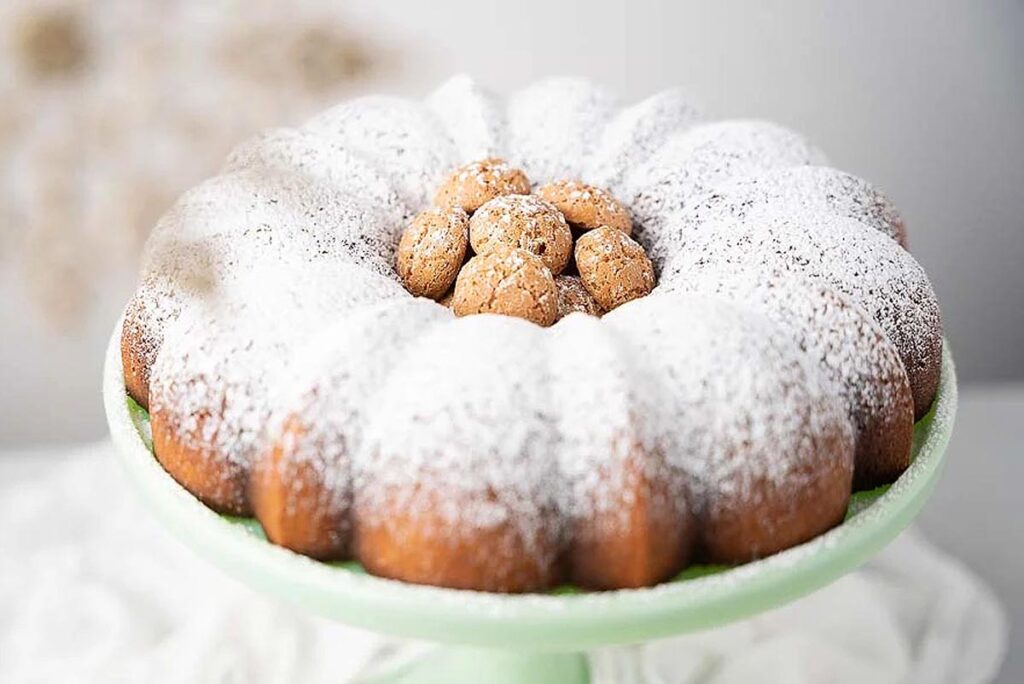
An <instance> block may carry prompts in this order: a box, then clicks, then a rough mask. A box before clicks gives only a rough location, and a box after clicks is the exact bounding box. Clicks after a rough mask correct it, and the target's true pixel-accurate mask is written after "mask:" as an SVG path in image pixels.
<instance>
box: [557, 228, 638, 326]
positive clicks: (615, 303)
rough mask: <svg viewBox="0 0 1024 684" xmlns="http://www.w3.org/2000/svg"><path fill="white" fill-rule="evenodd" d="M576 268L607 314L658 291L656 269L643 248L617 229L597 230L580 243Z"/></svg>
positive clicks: (577, 245)
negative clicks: (656, 288) (655, 289)
mask: <svg viewBox="0 0 1024 684" xmlns="http://www.w3.org/2000/svg"><path fill="white" fill-rule="evenodd" d="M576 268H578V269H579V271H580V278H581V279H582V281H583V284H584V285H585V286H586V288H587V291H588V292H590V294H591V295H593V297H594V300H595V301H596V302H597V303H598V305H600V306H601V308H603V309H604V310H605V311H611V310H612V309H614V308H616V307H619V306H622V305H623V304H625V303H626V302H629V301H632V300H634V299H636V298H637V297H643V296H644V295H647V294H650V292H651V290H653V289H654V267H653V266H651V260H650V259H648V258H647V255H646V254H645V253H644V249H643V247H641V246H640V245H639V244H637V243H636V242H635V241H634V240H632V239H630V237H629V236H628V235H626V234H625V233H623V232H622V231H621V230H616V229H614V228H607V227H604V228H597V229H596V230H592V231H589V232H588V233H586V234H585V235H583V236H582V237H581V238H580V239H579V241H577V243H576Z"/></svg>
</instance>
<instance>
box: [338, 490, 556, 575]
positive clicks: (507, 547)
mask: <svg viewBox="0 0 1024 684" xmlns="http://www.w3.org/2000/svg"><path fill="white" fill-rule="evenodd" d="M413 490H414V492H413V493H412V494H409V493H404V494H403V495H402V496H396V497H392V500H393V501H403V502H408V501H409V500H410V498H411V499H412V500H415V501H416V504H415V505H413V506H410V505H407V504H406V503H403V504H398V503H385V504H384V505H383V510H381V509H380V508H377V507H375V508H374V510H372V511H365V512H364V511H361V510H360V509H359V507H358V505H357V508H356V515H355V525H356V530H355V540H356V557H357V558H358V559H359V561H360V562H361V563H362V564H363V565H364V566H365V567H366V569H367V570H368V571H369V572H371V573H372V574H374V575H379V576H381V577H389V578H391V579H397V580H402V581H403V582H412V583H414V584H430V585H434V586H440V587H449V588H452V589H474V590H476V591H491V592H499V593H518V592H527V591H540V590H543V589H550V588H552V587H554V586H557V585H558V584H559V583H561V582H562V581H563V579H564V578H563V574H562V568H561V566H560V564H559V562H558V556H559V553H558V550H559V540H558V535H557V533H556V532H555V530H556V529H557V526H556V525H553V524H550V523H551V521H548V524H543V525H540V526H539V528H538V529H537V530H536V532H537V536H536V537H535V538H525V537H524V535H523V532H522V530H521V529H520V526H519V525H517V524H516V522H515V521H511V520H509V521H506V522H502V523H499V524H496V525H493V526H487V527H474V526H467V525H454V524H453V523H452V521H450V520H448V519H446V518H445V516H444V515H443V514H442V513H441V511H442V510H443V509H444V508H445V507H446V506H448V507H450V506H451V501H452V499H453V497H456V496H458V495H457V494H455V493H453V492H448V491H425V490H423V489H422V488H419V487H416V486H415V485H414V486H413ZM465 505H466V506H472V505H473V501H466V502H465ZM364 513H365V514H364ZM554 515H555V512H554V511H551V516H554ZM371 521H372V522H371Z"/></svg>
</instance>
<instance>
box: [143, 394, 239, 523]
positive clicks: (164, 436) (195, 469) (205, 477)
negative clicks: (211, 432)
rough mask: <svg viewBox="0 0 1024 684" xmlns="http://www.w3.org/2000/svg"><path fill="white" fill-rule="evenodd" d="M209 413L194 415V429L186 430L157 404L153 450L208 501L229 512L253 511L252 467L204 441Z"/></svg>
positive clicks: (172, 472)
mask: <svg viewBox="0 0 1024 684" xmlns="http://www.w3.org/2000/svg"><path fill="white" fill-rule="evenodd" d="M208 420H209V415H208V414H207V415H197V416H192V417H191V419H190V421H189V422H190V424H191V425H192V426H193V428H192V429H191V430H188V431H185V433H184V434H183V431H182V429H181V426H180V425H179V424H178V420H177V419H176V418H175V416H174V415H172V412H171V411H166V410H164V409H161V408H156V409H155V410H153V411H152V412H151V413H150V427H151V428H152V431H153V452H154V453H155V454H156V459H157V460H158V461H159V462H160V465H162V466H163V467H164V470H166V471H167V472H168V474H170V476H171V477H173V478H174V479H175V480H177V482H178V483H179V484H181V485H182V486H183V487H185V489H187V490H188V491H190V492H191V493H192V494H193V495H195V496H196V497H197V498H199V500H200V501H202V502H203V503H204V504H206V505H207V506H209V507H210V508H212V509H213V510H215V511H217V512H218V513H227V514H228V515H242V516H250V515H252V507H251V506H250V503H249V469H248V467H245V466H243V465H241V464H237V463H231V462H229V461H227V460H226V459H224V458H221V455H220V454H218V453H215V451H214V448H213V447H212V446H208V445H207V446H199V445H202V444H203V440H202V435H203V434H204V425H205V423H206V422H207V421H208Z"/></svg>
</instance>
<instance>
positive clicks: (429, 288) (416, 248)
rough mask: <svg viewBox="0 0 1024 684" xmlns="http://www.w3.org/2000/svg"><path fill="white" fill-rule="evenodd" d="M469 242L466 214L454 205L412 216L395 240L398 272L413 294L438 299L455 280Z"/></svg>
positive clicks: (467, 217)
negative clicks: (410, 222)
mask: <svg viewBox="0 0 1024 684" xmlns="http://www.w3.org/2000/svg"><path fill="white" fill-rule="evenodd" d="M468 245H469V216H468V215H467V214H466V212H464V211H463V210H462V209H460V208H458V207H447V208H443V209H428V210H426V211H423V212H421V213H419V214H417V215H416V218H414V219H413V221H412V224H411V225H410V226H409V227H408V228H407V229H406V231H405V232H404V233H403V234H402V240H401V242H399V243H398V259H397V268H398V275H399V276H401V278H402V282H403V283H404V284H405V287H406V288H407V289H408V290H409V292H411V293H413V294H414V295H419V296H423V297H430V298H431V299H440V298H441V297H442V296H444V293H445V292H447V291H448V289H449V288H450V287H451V286H452V283H454V282H455V277H456V276H457V275H458V274H459V269H460V268H461V267H462V262H463V260H464V259H465V258H466V247H467V246H468Z"/></svg>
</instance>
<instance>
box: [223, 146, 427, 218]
mask: <svg viewBox="0 0 1024 684" xmlns="http://www.w3.org/2000/svg"><path fill="white" fill-rule="evenodd" d="M242 169H255V170H259V169H266V170H268V171H270V170H273V171H285V172H301V173H304V174H307V175H308V176H310V177H311V178H313V179H316V180H319V181H322V182H324V183H326V184H328V185H329V186H331V187H332V188H333V189H334V190H335V191H336V192H337V193H339V194H341V195H344V196H346V197H348V198H350V199H351V200H353V201H356V202H359V203H361V204H363V205H364V206H366V207H367V208H372V209H373V210H375V211H377V212H379V213H380V214H381V216H382V217H383V218H384V219H385V220H387V221H388V222H399V221H404V220H406V219H407V218H408V217H410V216H411V215H412V209H411V208H410V207H408V206H406V205H405V203H404V202H403V201H402V199H401V197H399V194H398V192H397V191H396V190H395V187H394V185H393V183H392V181H391V180H390V179H389V178H388V177H387V176H386V175H385V174H384V172H383V171H382V170H381V169H380V168H379V167H378V166H377V165H376V164H375V163H374V162H373V161H371V160H370V159H367V158H366V157H364V156H363V155H360V154H359V153H357V152H355V151H353V150H350V149H348V148H346V147H344V146H343V145H341V144H339V143H337V141H335V143H334V144H332V143H330V142H328V141H325V140H324V139H323V137H322V136H319V135H317V134H315V133H313V132H311V131H308V130H305V129H294V128H279V129H275V130H271V131H267V132H266V133H263V134H261V135H258V136H256V137H254V138H252V139H251V140H249V141H247V142H245V143H243V144H241V145H239V146H238V147H236V148H235V149H234V150H233V151H232V152H231V155H230V156H229V157H228V160H227V162H226V163H225V164H224V169H223V172H224V173H227V172H231V171H239V170H242Z"/></svg>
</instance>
